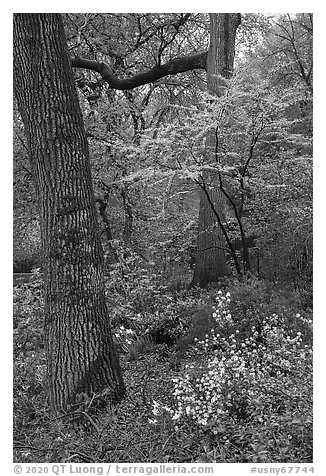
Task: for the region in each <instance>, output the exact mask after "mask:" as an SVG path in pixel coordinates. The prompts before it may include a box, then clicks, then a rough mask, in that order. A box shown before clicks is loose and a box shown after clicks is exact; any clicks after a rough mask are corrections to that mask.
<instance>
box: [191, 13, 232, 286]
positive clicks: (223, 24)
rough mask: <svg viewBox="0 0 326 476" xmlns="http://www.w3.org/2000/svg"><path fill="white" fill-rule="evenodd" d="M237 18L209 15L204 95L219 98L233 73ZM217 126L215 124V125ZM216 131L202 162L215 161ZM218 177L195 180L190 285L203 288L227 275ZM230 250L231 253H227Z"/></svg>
mask: <svg viewBox="0 0 326 476" xmlns="http://www.w3.org/2000/svg"><path fill="white" fill-rule="evenodd" d="M240 22H241V16H240V14H238V13H211V14H210V48H209V51H208V56H207V65H206V70H207V89H208V92H209V93H211V94H213V95H217V96H219V97H220V96H222V95H223V94H224V93H225V90H226V88H227V81H225V80H228V79H230V78H231V76H232V73H233V64H234V54H235V37H236V31H237V28H238V26H239V25H240ZM216 127H218V125H216ZM217 141H218V138H217V129H214V130H212V131H209V132H208V134H207V138H206V162H207V163H216V162H217V161H218V156H217V153H216V152H217V149H218V142H217ZM220 179H221V176H218V174H214V175H213V174H212V173H209V172H204V173H203V174H202V176H201V178H200V180H199V186H200V191H199V220H198V238H197V254H196V263H195V271H194V277H193V280H192V285H198V286H206V285H207V284H208V283H212V282H218V281H219V279H220V278H221V277H223V276H225V275H226V274H227V269H226V254H225V251H226V242H225V232H223V223H224V221H225V212H224V207H225V197H224V195H223V193H222V191H221V189H220ZM231 251H232V250H231Z"/></svg>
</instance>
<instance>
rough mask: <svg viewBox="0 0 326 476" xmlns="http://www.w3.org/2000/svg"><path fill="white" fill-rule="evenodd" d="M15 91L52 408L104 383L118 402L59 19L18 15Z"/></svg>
mask: <svg viewBox="0 0 326 476" xmlns="http://www.w3.org/2000/svg"><path fill="white" fill-rule="evenodd" d="M14 88H15V94H16V98H17V103H18V106H19V110H20V113H21V116H22V119H23V122H24V126H25V133H26V137H27V141H28V147H29V152H30V160H31V167H32V171H33V174H34V178H35V182H36V189H37V195H38V202H39V209H40V226H41V238H42V248H43V253H44V262H43V265H44V278H45V341H46V342H45V344H46V353H47V371H48V385H49V398H50V403H51V406H52V408H53V410H54V411H55V412H60V411H66V410H68V409H69V408H72V407H73V405H74V404H75V403H76V400H77V399H76V397H77V395H78V394H86V395H88V396H90V395H91V394H94V393H97V392H100V391H102V390H104V389H107V391H108V399H109V400H110V399H111V400H113V401H119V400H120V399H121V398H122V397H123V395H124V391H125V390H124V383H123V380H122V375H121V370H120V366H119V362H118V358H117V355H116V353H115V351H114V347H113V341H112V336H111V331H110V325H109V316H108V309H107V306H106V302H105V289H104V275H103V265H104V261H103V250H102V247H101V243H100V239H99V230H98V224H97V218H96V208H95V201H94V194H93V188H92V181H91V173H90V162H89V151H88V144H87V140H86V135H85V131H84V125H83V119H82V114H81V110H80V106H79V102H78V97H77V92H76V88H75V84H74V79H73V75H72V70H71V66H70V59H69V56H68V49H67V44H66V40H65V35H64V29H63V24H62V20H61V17H60V15H58V14H47V13H45V14H15V15H14Z"/></svg>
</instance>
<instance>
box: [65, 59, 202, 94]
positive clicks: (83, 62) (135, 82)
mask: <svg viewBox="0 0 326 476" xmlns="http://www.w3.org/2000/svg"><path fill="white" fill-rule="evenodd" d="M206 60H207V51H206V52H204V53H199V54H196V55H192V56H185V57H183V58H175V59H173V60H171V61H168V62H167V63H165V64H162V65H161V66H154V68H152V69H150V70H148V71H146V72H144V73H140V74H136V75H135V76H132V77H131V78H125V79H120V78H118V77H117V76H115V74H114V73H113V71H112V69H111V68H110V66H109V65H107V64H106V63H99V62H98V61H93V60H88V59H84V58H72V59H71V65H72V66H73V67H74V68H85V69H90V70H92V71H95V72H97V73H99V74H100V75H101V76H102V78H103V79H104V81H106V82H107V83H108V84H109V86H110V87H111V88H113V89H119V90H129V89H134V88H137V87H139V86H142V85H144V84H149V83H153V82H154V81H157V80H158V79H161V78H164V77H165V76H169V75H171V74H178V73H184V72H186V71H191V70H193V69H206Z"/></svg>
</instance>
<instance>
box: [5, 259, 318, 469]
mask: <svg viewBox="0 0 326 476" xmlns="http://www.w3.org/2000/svg"><path fill="white" fill-rule="evenodd" d="M127 261H128V260H127ZM131 263H133V260H132V259H131ZM134 272H135V269H134ZM147 279H150V273H149V271H148V276H147ZM154 281H155V280H154V278H153V282H154ZM141 282H142V281H141V280H139V281H138V284H139V283H141ZM152 286H153V288H154V284H152ZM124 289H125V288H124ZM141 289H142V288H141ZM158 289H159V290H160V293H159V292H157V293H156V294H155V296H156V298H157V297H158V296H160V297H159V301H158V303H157V304H158V306H159V307H160V308H161V309H162V311H161V314H159V313H158V314H156V309H155V307H151V306H152V304H151V301H148V302H149V307H148V308H147V310H143V313H142V314H141V313H138V315H137V314H135V312H134V311H133V312H132V307H130V308H129V311H128V312H129V314H128V315H127V316H125V315H124V314H121V317H122V316H123V317H124V318H125V320H124V324H122V323H121V322H120V324H118V321H117V323H116V325H115V327H114V329H115V337H116V341H117V343H118V345H119V348H120V352H121V354H120V356H121V362H122V366H123V371H124V377H125V381H126V383H127V397H126V399H125V400H124V401H123V402H122V403H121V404H120V405H118V406H116V407H107V408H97V407H96V404H95V402H96V401H97V397H98V398H100V397H101V396H94V398H93V399H91V400H89V401H88V402H87V401H86V402H84V403H82V404H81V406H80V408H79V409H78V410H77V411H76V412H73V413H71V414H67V415H65V416H64V417H63V418H59V419H53V418H52V417H51V416H50V413H49V409H48V406H47V402H46V380H45V374H44V372H45V355H44V349H43V331H42V326H43V323H42V305H43V302H42V282H41V280H40V275H39V273H38V272H36V273H35V279H34V280H32V281H31V282H30V283H26V284H23V285H20V286H16V287H15V288H14V313H15V315H14V319H15V320H14V322H15V333H14V342H15V347H14V349H15V350H14V359H15V363H14V411H15V419H14V435H15V461H17V462H38V461H40V462H55V461H58V460H60V461H75V462H101V461H108V460H111V461H113V460H114V461H120V462H130V461H133V462H291V463H293V462H308V461H311V459H312V456H311V425H312V424H311V411H312V409H311V397H312V391H311V378H312V369H311V365H312V362H311V359H312V357H311V352H312V350H311V349H312V347H311V345H312V333H311V326H312V324H311V313H309V312H308V311H304V310H301V311H299V309H300V302H296V301H295V295H290V294H287V295H286V294H283V295H282V294H280V293H278V291H277V289H275V288H271V287H270V285H269V284H268V283H265V282H263V281H260V280H257V279H255V278H251V279H247V280H245V281H232V282H231V281H230V282H228V283H226V284H225V286H224V291H222V290H221V291H220V292H218V291H217V290H216V289H211V290H200V289H193V290H190V291H186V290H184V291H181V292H180V291H177V292H175V293H174V294H172V293H170V292H167V291H165V292H164V291H163V288H162V287H159V288H158ZM157 291H158V290H157ZM153 292H154V290H153ZM230 294H231V296H230ZM268 295H269V296H270V300H268V299H267V296H268ZM128 296H129V294H128ZM213 296H214V299H212V297H213ZM216 296H217V299H216ZM231 297H232V299H231ZM156 298H155V299H156ZM137 302H138V301H137V300H136V303H137ZM164 309H165V310H166V312H165V311H164ZM272 309H274V310H275V312H274V313H273V312H272ZM208 313H209V314H210V316H207V314H208ZM205 316H206V317H205ZM208 317H210V318H208ZM115 319H118V314H116V315H115ZM164 319H165V321H164ZM162 321H163V322H164V325H165V326H166V330H169V333H168V335H170V336H172V335H173V336H174V337H173V338H174V339H176V340H175V345H169V346H168V345H166V344H158V343H155V341H154V339H153V334H152V331H153V329H159V328H160V329H161V327H160V324H162ZM200 324H201V325H200ZM146 335H147V336H152V337H151V338H150V337H145V336H146ZM182 346H184V348H183V352H181V353H180V352H179V350H180V348H181V347H182ZM176 354H177V357H178V364H179V365H178V366H176V365H171V364H172V363H173V362H174V359H175V355H176ZM101 398H102V399H103V398H104V399H105V395H103V396H102V397H101ZM172 401H173V402H174V404H173V405H172V404H171V402H172ZM155 402H156V403H155ZM153 409H154V413H159V414H158V415H155V414H154V415H153ZM173 417H175V418H176V417H178V418H176V419H175V420H174V419H173ZM139 428H141V434H140V432H139V430H138V429H139Z"/></svg>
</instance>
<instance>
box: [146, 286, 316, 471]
mask: <svg viewBox="0 0 326 476" xmlns="http://www.w3.org/2000/svg"><path fill="white" fill-rule="evenodd" d="M229 303H230V293H226V294H225V295H223V293H222V291H220V292H219V293H218V296H217V302H216V305H215V306H214V307H213V314H212V315H213V318H214V319H215V327H213V328H212V329H210V332H209V333H207V334H206V335H205V338H204V339H203V340H198V341H197V343H196V345H195V346H194V348H193V351H192V352H191V360H190V363H187V364H186V365H185V366H184V369H183V373H182V375H181V376H178V377H176V378H174V380H173V382H174V391H173V397H174V402H175V405H174V406H173V407H169V406H167V405H163V404H159V403H158V402H156V401H154V402H153V414H154V416H157V417H163V418H166V417H167V415H169V416H170V417H171V419H172V421H174V422H175V429H176V430H177V429H178V428H179V422H182V421H186V422H187V424H188V425H189V426H190V427H192V426H193V425H199V426H202V427H204V428H205V431H206V432H207V433H208V434H210V435H211V438H212V441H218V440H219V439H220V438H221V437H223V436H226V437H227V439H228V442H229V443H230V442H231V444H233V445H235V447H236V448H237V450H238V451H239V452H240V453H241V454H242V455H243V457H244V458H245V461H250V460H251V461H256V462H269V461H270V459H269V458H270V451H271V449H272V446H274V445H275V444H276V446H277V448H278V451H279V461H284V458H286V461H292V462H293V461H294V460H297V458H299V461H300V458H306V457H307V455H305V454H302V453H300V450H299V449H298V448H302V446H304V445H305V444H307V443H308V445H309V441H310V440H311V432H312V400H311V397H312V348H311V332H312V327H311V322H312V321H311V320H309V319H306V318H303V317H302V316H301V315H300V314H297V315H296V319H297V320H298V321H299V322H300V325H303V327H304V332H305V335H304V337H303V334H302V333H301V332H297V333H296V332H294V331H293V328H289V327H287V326H286V323H285V322H284V319H282V318H281V317H280V316H278V315H277V314H272V315H271V316H265V317H264V319H263V320H262V322H261V326H260V327H256V326H251V325H250V323H248V322H246V324H247V326H246V327H245V328H244V327H243V326H242V328H240V329H239V328H238V326H237V323H236V322H235V320H234V319H233V318H232V316H231V313H230V311H229ZM248 324H249V325H248ZM216 329H218V331H219V333H217V331H216ZM304 342H307V344H304ZM156 421H157V420H153V423H156ZM231 422H232V426H231V425H230V423H231ZM249 422H250V423H249ZM248 423H249V425H248V426H249V428H247V427H246V426H247V424H248ZM238 424H240V426H241V427H242V428H243V430H244V432H243V434H241V435H238V434H237V435H236V436H234V434H233V432H232V433H231V432H230V433H229V430H230V429H231V428H232V429H233V428H234V427H236V426H238ZM181 425H182V423H181ZM253 428H256V430H255V436H254V439H252V436H253V435H252V430H253ZM248 430H249V431H248ZM275 432H277V437H276V436H275Z"/></svg>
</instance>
